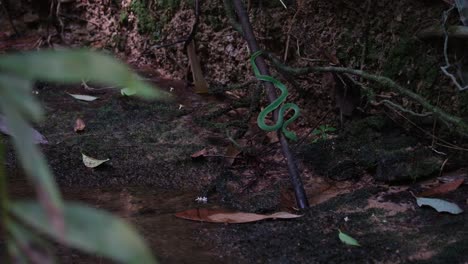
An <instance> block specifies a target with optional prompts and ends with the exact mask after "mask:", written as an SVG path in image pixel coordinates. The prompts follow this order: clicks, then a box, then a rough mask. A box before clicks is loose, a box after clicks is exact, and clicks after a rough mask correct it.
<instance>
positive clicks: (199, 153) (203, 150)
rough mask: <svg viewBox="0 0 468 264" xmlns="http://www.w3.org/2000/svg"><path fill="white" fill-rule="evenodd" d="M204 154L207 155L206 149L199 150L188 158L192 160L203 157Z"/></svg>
mask: <svg viewBox="0 0 468 264" xmlns="http://www.w3.org/2000/svg"><path fill="white" fill-rule="evenodd" d="M206 154H207V149H206V148H204V149H202V150H199V151H197V152H195V153H193V154H192V155H191V156H190V157H192V158H193V159H195V158H200V157H204V156H205V155H206Z"/></svg>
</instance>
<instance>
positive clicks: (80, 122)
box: [73, 118, 86, 133]
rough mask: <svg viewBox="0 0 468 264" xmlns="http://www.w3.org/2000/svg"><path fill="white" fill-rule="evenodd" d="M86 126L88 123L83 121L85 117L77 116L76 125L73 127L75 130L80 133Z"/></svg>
mask: <svg viewBox="0 0 468 264" xmlns="http://www.w3.org/2000/svg"><path fill="white" fill-rule="evenodd" d="M85 127H86V124H85V122H84V121H83V119H81V118H77V119H76V121H75V126H74V127H73V130H74V131H75V132H77V133H78V132H81V131H83V130H84V129H85Z"/></svg>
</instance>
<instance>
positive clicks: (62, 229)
mask: <svg viewBox="0 0 468 264" xmlns="http://www.w3.org/2000/svg"><path fill="white" fill-rule="evenodd" d="M82 80H89V81H92V82H96V83H106V84H111V85H115V86H116V87H120V88H129V89H132V91H133V92H134V94H135V95H136V96H139V97H141V98H145V99H167V98H168V97H167V95H166V94H165V93H164V92H161V91H159V90H156V89H154V88H152V87H150V86H149V85H148V84H146V83H144V82H142V81H141V80H140V79H139V78H138V76H137V75H136V74H134V73H132V72H131V71H130V70H129V69H128V67H126V66H125V65H124V64H122V63H119V62H117V61H116V60H114V59H113V58H111V57H110V56H106V55H102V54H97V53H93V52H89V51H85V50H75V51H51V50H49V51H40V52H27V53H22V54H11V55H4V56H1V57H0V110H1V112H2V113H3V114H4V115H5V119H6V124H7V126H8V128H9V130H10V134H11V135H12V139H13V144H14V146H15V150H16V153H17V155H18V159H19V160H20V162H21V165H22V167H23V168H24V170H25V172H26V174H27V175H28V176H29V179H30V180H31V182H32V183H33V185H34V187H35V189H36V193H37V198H38V202H35V201H15V202H11V201H9V198H8V194H7V187H6V174H5V172H4V170H3V168H1V171H0V194H1V213H2V214H1V215H2V225H3V226H4V228H5V230H6V231H7V233H8V236H7V242H8V250H9V253H10V255H11V257H12V258H13V260H14V262H16V263H37V261H38V258H39V259H40V261H39V262H47V263H50V262H53V256H52V253H51V250H50V247H49V246H48V245H47V244H46V242H44V241H43V240H42V239H41V238H39V237H38V236H37V235H36V232H39V233H40V234H46V235H48V236H49V237H51V238H53V239H55V240H56V241H58V242H60V243H62V244H65V245H68V246H71V247H74V248H77V249H80V250H83V251H86V252H88V253H92V254H98V255H101V256H105V257H109V258H111V259H114V260H116V261H119V262H123V263H135V264H137V263H155V262H156V261H155V259H154V257H153V256H152V254H151V252H150V250H149V248H148V247H147V246H146V245H145V243H144V241H143V240H142V239H141V238H140V237H139V236H138V235H137V233H136V232H135V230H134V229H133V228H132V227H131V226H130V225H129V224H127V223H125V222H124V221H122V220H120V219H118V218H116V217H114V216H112V215H110V214H108V213H105V212H102V211H100V210H97V209H93V208H90V207H87V206H85V205H82V204H76V203H68V202H64V201H62V198H61V195H60V192H59V191H58V188H57V184H56V183H55V181H54V179H53V175H52V172H51V170H50V168H49V167H48V166H47V162H46V160H45V158H44V156H43V154H42V152H41V151H40V150H39V148H38V147H37V145H35V144H34V141H33V137H32V131H33V130H32V128H31V127H30V122H38V121H40V120H42V119H43V116H44V114H43V110H42V107H41V106H40V104H39V102H38V101H37V100H36V98H35V97H34V96H33V94H32V87H33V83H34V81H49V82H57V83H77V82H80V81H82ZM2 154H3V153H2ZM33 245H34V246H35V247H32V246H33ZM36 247H38V248H39V249H36Z"/></svg>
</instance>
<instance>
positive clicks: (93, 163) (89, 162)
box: [81, 153, 109, 168]
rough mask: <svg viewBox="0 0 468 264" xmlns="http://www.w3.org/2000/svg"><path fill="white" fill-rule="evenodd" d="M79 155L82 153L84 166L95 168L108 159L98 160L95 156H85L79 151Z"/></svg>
mask: <svg viewBox="0 0 468 264" xmlns="http://www.w3.org/2000/svg"><path fill="white" fill-rule="evenodd" d="M81 155H83V163H84V165H85V166H86V167H88V168H96V167H97V166H99V165H101V164H103V163H104V162H106V161H109V159H105V160H98V159H95V158H91V157H88V156H86V155H85V154H83V153H81Z"/></svg>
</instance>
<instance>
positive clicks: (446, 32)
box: [440, 5, 468, 91]
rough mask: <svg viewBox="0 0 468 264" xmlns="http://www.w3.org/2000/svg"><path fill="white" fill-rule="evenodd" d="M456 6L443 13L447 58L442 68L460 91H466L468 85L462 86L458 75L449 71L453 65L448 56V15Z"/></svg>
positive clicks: (445, 55)
mask: <svg viewBox="0 0 468 264" xmlns="http://www.w3.org/2000/svg"><path fill="white" fill-rule="evenodd" d="M454 8H455V6H454V5H453V6H452V7H450V8H449V9H448V10H447V11H444V13H443V15H442V29H443V31H444V36H445V38H444V58H445V66H442V67H440V69H441V70H442V72H443V73H444V74H445V75H446V76H447V77H449V78H450V79H451V80H452V83H453V84H454V85H455V86H456V87H457V88H458V90H459V91H464V90H467V89H468V85H467V86H464V87H463V86H462V85H461V84H460V83H459V82H458V80H457V77H455V76H454V75H453V74H451V73H449V72H448V69H449V68H450V67H452V65H451V64H450V60H449V57H448V51H447V50H448V41H449V33H448V30H447V27H446V25H447V19H448V16H449V15H450V12H452V10H453V9H454Z"/></svg>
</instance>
